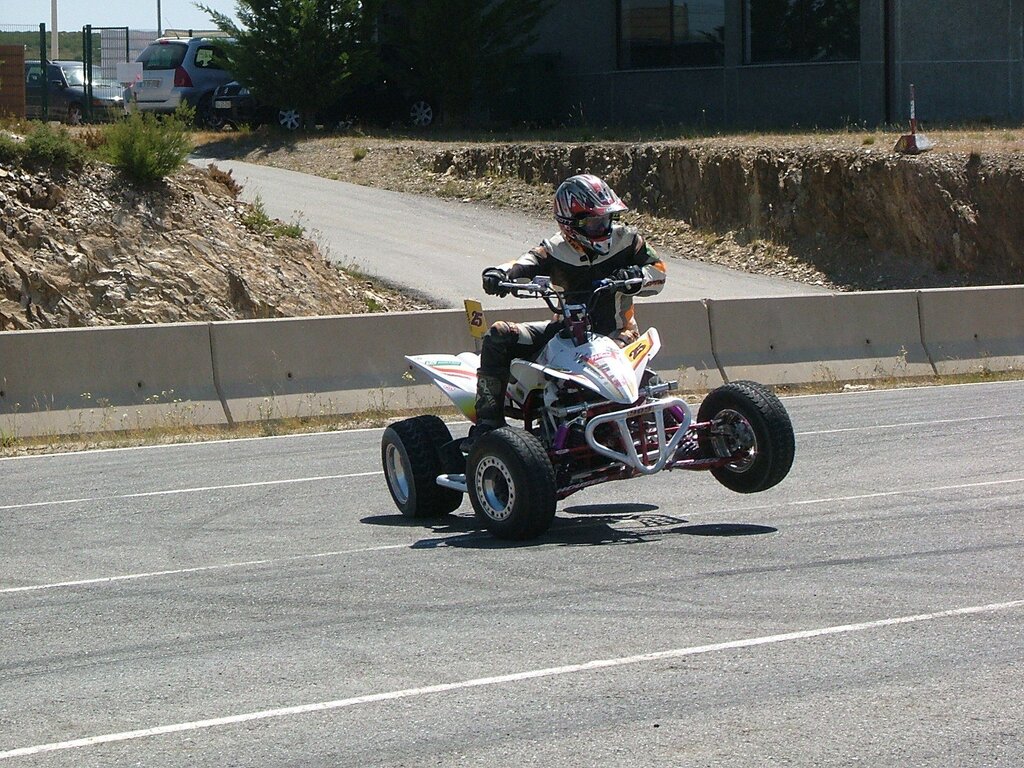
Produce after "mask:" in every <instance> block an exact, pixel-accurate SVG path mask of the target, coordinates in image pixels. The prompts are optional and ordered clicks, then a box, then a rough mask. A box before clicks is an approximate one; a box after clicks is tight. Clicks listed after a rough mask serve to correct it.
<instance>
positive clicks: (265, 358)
mask: <svg viewBox="0 0 1024 768" xmlns="http://www.w3.org/2000/svg"><path fill="white" fill-rule="evenodd" d="M548 315H549V313H547V311H546V310H536V309H527V310H504V311H498V312H494V311H491V312H488V313H487V321H488V322H494V321H495V320H498V319H506V320H531V319H543V318H544V317H547V316H548ZM212 333H213V359H214V368H215V370H216V373H217V380H218V383H219V386H220V387H221V392H222V394H223V395H224V401H225V405H226V408H227V411H228V413H229V415H230V417H231V419H232V420H233V421H258V420H264V419H280V418H303V417H316V416H323V415H327V414H339V413H357V412H362V411H385V410H394V409H416V408H424V407H429V406H435V405H448V404H450V401H449V400H448V398H447V397H446V396H445V395H444V394H443V393H442V392H441V391H440V390H439V389H437V387H435V386H434V385H433V384H431V383H430V382H429V380H427V379H426V377H425V376H423V374H418V375H414V373H413V371H412V370H410V366H409V365H408V363H407V362H406V361H405V360H404V356H405V355H417V354H428V353H431V352H438V353H445V354H453V353H458V352H465V351H467V350H470V351H471V350H473V339H472V338H471V337H470V335H469V330H468V327H467V325H466V316H465V313H464V312H462V311H461V310H436V311H429V312H394V313H389V314H374V315H340V316H335V317H308V318H289V319H285V320H246V321H239V322H229V323H218V324H216V325H214V326H213V329H212Z"/></svg>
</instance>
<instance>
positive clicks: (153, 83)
mask: <svg viewBox="0 0 1024 768" xmlns="http://www.w3.org/2000/svg"><path fill="white" fill-rule="evenodd" d="M139 85H141V86H142V87H143V88H159V87H160V81H159V80H143V81H142V82H141V83H140V84H139Z"/></svg>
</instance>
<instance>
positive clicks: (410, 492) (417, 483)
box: [380, 416, 462, 517]
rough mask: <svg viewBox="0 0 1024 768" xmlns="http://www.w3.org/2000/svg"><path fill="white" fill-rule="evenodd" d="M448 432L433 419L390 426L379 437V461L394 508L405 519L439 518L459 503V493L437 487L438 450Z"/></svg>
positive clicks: (441, 468)
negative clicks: (396, 508)
mask: <svg viewBox="0 0 1024 768" xmlns="http://www.w3.org/2000/svg"><path fill="white" fill-rule="evenodd" d="M451 439H452V433H451V432H450V431H449V430H448V425H447V424H445V423H444V422H443V421H441V419H439V418H438V417H437V416H417V417H415V418H412V419H405V420H404V421H398V422H395V423H394V424H392V425H391V426H390V427H388V428H387V429H385V430H384V436H383V437H382V438H381V446H380V459H381V464H382V465H383V467H384V477H385V479H386V480H387V483H388V491H390V493H391V498H392V499H393V500H394V502H395V506H396V507H398V509H399V511H401V513H402V514H403V515H405V516H406V517H440V516H441V515H447V514H448V513H449V512H454V511H455V510H456V509H458V508H459V505H460V504H462V494H461V493H459V492H458V491H454V490H452V489H451V488H442V487H441V486H439V485H438V484H437V476H438V475H440V474H443V473H444V464H443V461H442V459H441V447H442V446H443V445H444V444H445V443H448V442H451Z"/></svg>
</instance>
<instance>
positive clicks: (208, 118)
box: [196, 95, 227, 131]
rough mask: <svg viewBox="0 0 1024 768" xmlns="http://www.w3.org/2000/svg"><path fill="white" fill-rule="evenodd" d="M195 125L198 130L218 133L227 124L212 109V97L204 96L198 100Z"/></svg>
mask: <svg viewBox="0 0 1024 768" xmlns="http://www.w3.org/2000/svg"><path fill="white" fill-rule="evenodd" d="M196 123H197V124H198V125H199V127H200V128H208V129H209V130H211V131H219V130H220V129H221V128H223V127H224V126H225V124H226V123H227V121H226V120H225V119H224V118H223V117H221V116H220V115H218V114H217V110H215V109H214V108H213V96H210V95H206V96H203V98H201V99H200V100H199V106H198V107H197V108H196Z"/></svg>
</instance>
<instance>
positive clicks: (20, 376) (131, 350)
mask: <svg viewBox="0 0 1024 768" xmlns="http://www.w3.org/2000/svg"><path fill="white" fill-rule="evenodd" d="M224 420H225V417H224V410H223V408H222V407H221V403H220V399H219V398H218V396H217V391H216V388H215V386H214V379H213V365H212V359H211V355H210V331H209V325H208V324H207V323H193V324H175V325H151V326H120V327H110V328H75V329H60V330H47V331H12V332H6V333H0V430H2V431H3V432H4V433H5V434H8V435H14V436H24V437H30V436H38V435H47V434H54V435H57V434H76V433H88V432H100V431H113V430H121V429H134V428H143V427H154V426H162V425H166V426H168V427H180V426H186V425H195V424H218V423H223V422H224Z"/></svg>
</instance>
